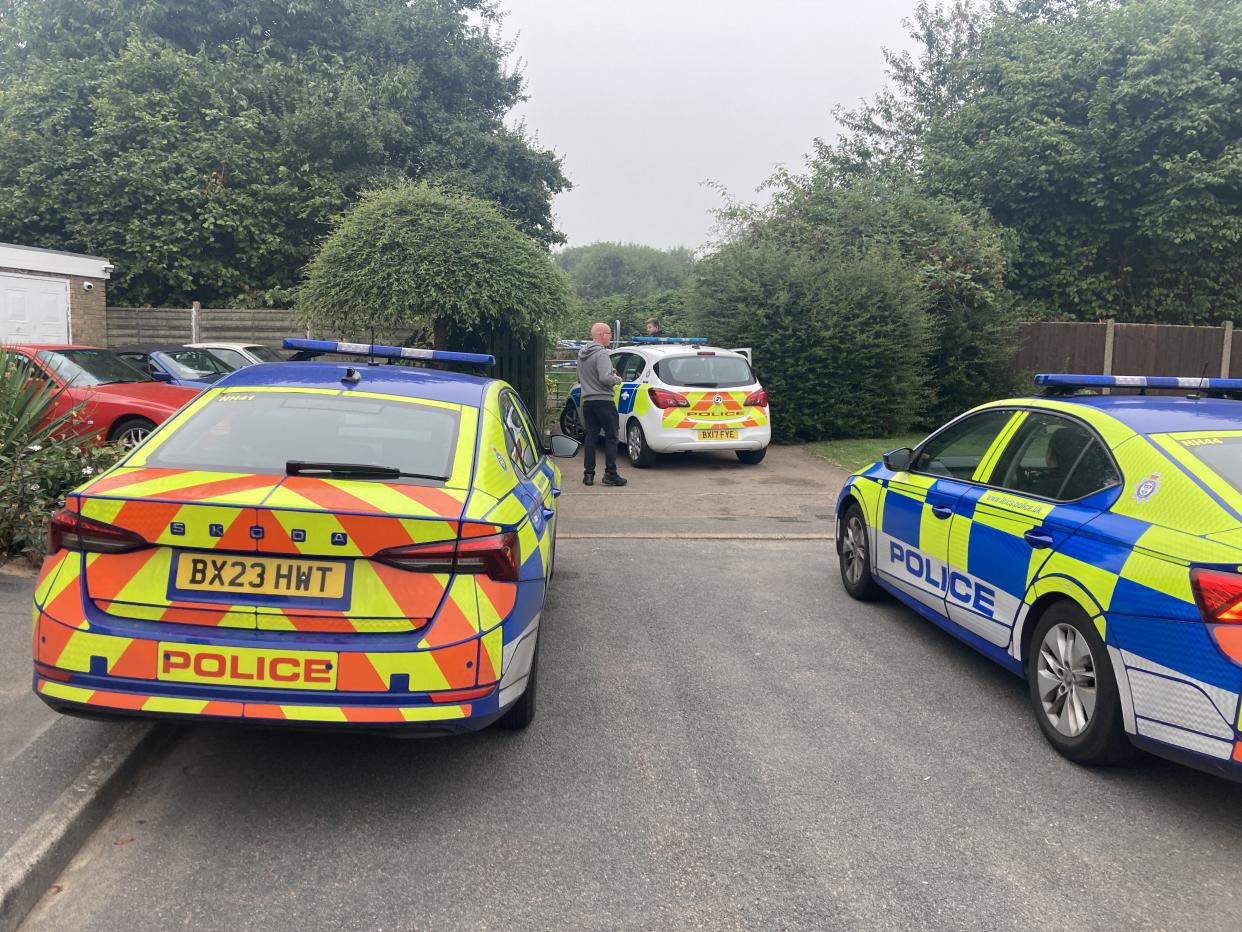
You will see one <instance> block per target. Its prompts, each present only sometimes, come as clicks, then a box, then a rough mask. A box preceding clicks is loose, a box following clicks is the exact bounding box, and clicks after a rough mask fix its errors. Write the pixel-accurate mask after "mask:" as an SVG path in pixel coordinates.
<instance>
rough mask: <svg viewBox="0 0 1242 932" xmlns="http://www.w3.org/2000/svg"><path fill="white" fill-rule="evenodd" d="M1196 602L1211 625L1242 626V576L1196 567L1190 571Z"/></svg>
mask: <svg viewBox="0 0 1242 932" xmlns="http://www.w3.org/2000/svg"><path fill="white" fill-rule="evenodd" d="M1190 587H1191V589H1193V590H1194V593H1195V602H1197V603H1198V605H1199V611H1200V612H1201V613H1202V614H1203V620H1204V621H1206V622H1208V623H1210V624H1232V625H1237V624H1242V574H1238V573H1228V572H1224V571H1222V570H1209V569H1201V568H1198V567H1196V568H1195V569H1192V570H1191V571H1190Z"/></svg>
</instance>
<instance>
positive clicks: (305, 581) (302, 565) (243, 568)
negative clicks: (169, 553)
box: [173, 553, 348, 599]
mask: <svg viewBox="0 0 1242 932" xmlns="http://www.w3.org/2000/svg"><path fill="white" fill-rule="evenodd" d="M347 575H348V571H347V569H346V565H345V564H344V563H330V562H328V561H325V560H284V559H280V558H277V557H239V556H236V555H232V554H229V555H221V556H213V555H212V554H209V553H204V554H197V553H182V554H179V555H178V557H177V576H176V579H175V581H174V583H173V585H175V586H176V587H177V588H178V589H180V590H182V591H188V592H215V593H227V594H233V595H283V596H305V597H308V598H316V599H339V598H342V597H343V596H344V595H345V582H346V578H347Z"/></svg>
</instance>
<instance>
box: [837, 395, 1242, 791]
mask: <svg viewBox="0 0 1242 932" xmlns="http://www.w3.org/2000/svg"><path fill="white" fill-rule="evenodd" d="M1036 382H1037V383H1038V384H1041V385H1043V386H1045V387H1046V388H1047V389H1048V390H1049V392H1048V393H1047V394H1045V396H1043V397H1038V398H1023V399H1014V400H1009V401H999V402H995V403H992V404H986V405H983V406H982V407H979V408H976V409H974V410H973V411H970V412H968V413H966V414H964V415H962V416H961V417H959V418H957V419H956V420H954V421H952V422H950V423H949V424H947V425H946V426H944V427H943V428H941V429H940V430H938V431H937V432H935V433H934V434H932V435H931V436H930V437H929V438H927V439H926V440H924V441H923V442H922V443H921V444H920V445H919V446H918V447H917V448H916V449H913V450H911V449H902V450H894V451H892V452H891V453H888V454H886V455H885V457H884V460H883V462H879V463H876V464H875V465H873V466H870V467H869V468H867V469H864V470H862V471H861V472H859V473H857V474H855V475H854V476H853V477H851V478H850V480H849V481H848V482H847V483H846V485H845V488H844V489H843V490H842V492H841V495H840V499H839V501H838V519H837V524H838V528H837V530H838V534H837V541H838V543H837V549H838V553H839V554H840V557H841V579H842V582H843V583H844V586H845V588H846V590H847V591H848V592H849V593H850V594H851V595H852V596H854V597H855V598H859V599H870V598H873V597H875V596H877V595H879V594H880V593H881V592H882V591H886V592H888V593H891V594H892V595H894V596H896V597H897V598H898V599H899V600H901V601H902V602H904V603H906V604H907V605H909V606H911V607H912V608H914V609H916V610H917V611H918V612H920V613H921V614H923V615H924V616H926V617H927V618H929V619H930V620H931V621H933V622H935V623H936V624H937V625H939V626H941V627H942V628H944V629H945V630H947V631H949V632H950V633H952V634H953V635H955V636H956V637H958V638H960V639H961V640H963V641H965V642H966V643H967V644H969V645H971V646H972V647H974V648H975V649H977V650H978V651H980V652H981V653H983V654H985V655H986V656H988V657H990V658H992V659H993V660H995V661H996V662H997V663H999V664H1001V665H1002V666H1004V667H1005V668H1006V669H1008V670H1010V671H1012V672H1013V673H1016V674H1018V675H1020V676H1024V677H1025V678H1026V680H1027V683H1028V687H1029V693H1030V699H1031V703H1032V706H1033V710H1034V713H1035V716H1036V718H1037V720H1038V721H1039V725H1040V727H1041V729H1042V730H1043V732H1044V734H1045V735H1046V736H1047V738H1048V740H1049V742H1050V743H1051V744H1052V745H1053V747H1055V748H1056V749H1057V750H1058V751H1059V752H1060V753H1062V754H1063V755H1065V756H1066V757H1068V758H1070V759H1071V760H1074V761H1078V762H1080V763H1084V764H1109V763H1116V762H1119V761H1121V760H1124V759H1125V758H1126V757H1127V756H1128V752H1129V750H1130V748H1131V745H1137V746H1138V747H1140V748H1144V749H1147V750H1149V751H1153V752H1155V753H1157V754H1161V755H1164V756H1167V757H1172V758H1175V759H1179V760H1181V761H1183V762H1185V763H1189V764H1191V765H1194V766H1198V767H1201V768H1203V769H1208V770H1212V771H1214V772H1217V773H1220V774H1222V775H1225V776H1230V777H1232V778H1235V779H1237V778H1240V777H1242V721H1240V719H1239V715H1240V710H1239V693H1242V400H1235V399H1237V398H1240V397H1242V380H1236V379H1233V380H1231V379H1197V378H1196V379H1176V378H1156V377H1112V376H1077V375H1041V376H1037V377H1036ZM1084 388H1094V389H1099V388H1138V389H1181V390H1183V391H1185V390H1187V389H1188V390H1190V394H1188V395H1183V396H1182V397H1172V396H1164V397H1155V396H1147V395H1145V394H1141V395H1134V394H1130V395H1083V394H1071V393H1072V392H1074V391H1075V390H1078V389H1084Z"/></svg>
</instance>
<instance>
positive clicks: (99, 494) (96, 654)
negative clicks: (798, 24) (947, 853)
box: [33, 340, 578, 733]
mask: <svg viewBox="0 0 1242 932" xmlns="http://www.w3.org/2000/svg"><path fill="white" fill-rule="evenodd" d="M285 346H286V347H287V348H289V349H294V350H298V351H300V352H301V353H302V354H303V355H308V356H314V355H316V354H323V353H326V352H332V353H336V354H347V355H348V354H355V355H364V356H367V357H370V358H371V360H372V362H371V363H370V364H366V363H363V362H361V361H359V362H357V363H356V364H353V365H351V364H349V363H348V360H347V361H346V362H342V363H336V362H332V363H329V362H325V361H322V360H318V361H307V362H280V363H266V364H260V365H256V366H252V367H248V368H245V369H241V370H239V371H237V372H234V373H232V374H230V375H228V376H226V377H225V378H223V379H221V380H220V381H219V382H217V383H215V385H214V386H212V387H211V388H210V389H209V390H208V391H207V392H205V393H203V394H202V395H200V396H198V397H197V399H196V400H194V401H192V402H191V403H189V404H188V405H187V406H186V407H184V408H183V409H182V410H181V411H180V412H179V413H177V414H176V415H174V416H173V417H172V418H171V419H169V420H168V421H166V422H165V423H164V424H163V425H161V426H160V428H159V429H158V430H156V431H154V432H153V433H152V434H151V435H150V437H149V438H148V439H147V440H146V442H144V443H143V444H142V445H140V446H138V447H137V448H136V449H134V450H133V451H132V452H130V453H129V455H128V456H126V457H125V458H124V459H123V460H122V461H121V462H120V463H119V464H118V465H117V466H116V467H115V468H113V469H111V470H110V471H108V472H107V473H105V474H103V475H100V476H99V477H97V478H95V479H94V480H92V481H91V482H89V483H87V484H86V485H85V486H83V487H82V488H80V489H78V490H77V491H75V492H74V493H72V494H71V495H70V496H69V497H68V499H67V502H66V507H65V509H64V510H63V511H61V512H60V513H58V514H57V515H56V516H55V517H54V519H53V520H52V523H51V530H50V535H49V538H50V539H49V544H48V555H47V558H46V561H45V562H44V565H43V570H42V573H41V575H40V577H39V580H38V583H37V587H36V592H35V599H34V603H35V604H34V643H33V650H34V689H35V692H36V693H37V694H38V696H39V697H40V698H41V699H43V700H44V701H45V702H46V703H48V704H49V705H51V706H52V707H53V708H56V709H59V710H61V711H65V712H73V713H77V714H94V715H100V714H102V715H122V716H172V717H180V718H188V719H200V720H201V719H216V720H233V721H237V720H244V721H259V722H265V723H291V722H292V723H298V724H301V725H307V724H313V725H326V726H332V727H350V728H366V729H375V728H382V729H398V730H403V731H411V732H419V733H446V732H455V731H463V730H476V729H479V728H482V727H484V726H486V725H488V724H491V723H492V722H499V723H500V725H501V726H503V727H513V728H520V727H524V726H525V725H527V724H528V723H529V722H530V721H531V719H532V718H533V716H534V713H535V697H536V671H537V658H538V634H539V622H540V613H541V611H542V606H543V600H544V594H545V592H546V589H547V585H548V582H549V581H550V579H551V578H552V572H553V561H554V555H555V544H556V505H557V496H558V495H559V494H560V472H559V470H558V469H557V468H556V466H554V465H553V464H552V463H551V462H550V461H549V460H548V457H547V455H545V454H546V453H548V452H552V453H555V454H558V455H562V456H569V455H572V454H573V453H574V452H575V451H576V449H577V446H578V444H577V442H576V441H573V440H570V439H569V438H566V437H559V436H558V437H554V438H553V448H552V450H550V451H546V450H545V449H544V447H543V445H542V444H541V443H540V442H539V438H538V435H537V434H536V432H535V427H534V423H533V422H532V420H531V418H530V416H529V414H528V412H527V411H526V409H525V408H524V407H523V405H522V401H521V399H520V398H519V397H518V395H517V394H516V393H515V392H514V391H513V389H512V388H511V387H509V386H508V385H507V384H506V383H504V382H503V381H499V380H496V379H488V378H481V377H476V376H472V375H464V374H457V373H453V372H448V371H439V370H433V369H425V368H414V367H411V366H408V365H378V364H375V362H374V360H375V359H387V360H391V361H397V360H404V359H415V360H432V361H440V362H449V363H466V364H490V363H491V362H492V359H491V357H489V356H480V355H475V354H465V353H447V352H435V351H429V350H419V349H410V348H403V347H384V346H369V345H359V344H347V343H334V342H327V341H313V340H288V341H286V342H285Z"/></svg>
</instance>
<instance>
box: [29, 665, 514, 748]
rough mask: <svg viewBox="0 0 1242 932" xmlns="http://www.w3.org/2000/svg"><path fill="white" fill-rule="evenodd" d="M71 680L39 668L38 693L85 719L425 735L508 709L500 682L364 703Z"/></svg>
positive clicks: (477, 723)
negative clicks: (458, 692)
mask: <svg viewBox="0 0 1242 932" xmlns="http://www.w3.org/2000/svg"><path fill="white" fill-rule="evenodd" d="M74 679H75V680H76V682H73V683H62V682H58V681H56V680H52V679H49V678H47V677H44V676H40V675H39V674H38V673H37V672H36V674H35V677H34V689H35V693H36V694H37V695H38V696H39V698H40V699H42V700H43V701H44V702H45V703H47V705H48V706H50V707H51V708H52V709H54V710H56V711H58V712H61V713H64V714H67V715H76V716H79V717H84V718H94V719H100V718H126V719H132V718H155V719H173V720H181V721H196V722H202V721H218V722H230V723H237V724H250V725H260V726H263V727H276V726H288V727H295V728H308V727H310V728H315V727H318V728H331V729H338V730H339V729H348V730H351V731H385V732H400V733H408V734H420V735H425V736H434V735H451V734H461V733H463V732H470V731H479V730H480V729H483V728H486V727H487V726H488V725H490V724H491V723H492V722H494V721H495V720H496V719H497V718H499V717H500V716H501V715H502V714H503V713H504V709H503V708H501V707H499V706H498V704H497V701H496V699H497V696H498V693H499V690H498V689H495V688H493V689H492V691H491V692H490V693H489V694H488V696H486V697H483V698H481V699H480V700H477V701H472V702H467V703H451V704H450V703H423V704H404V705H403V704H397V703H393V702H384V703H368V704H365V705H359V704H356V703H357V702H358V700H359V697H358V696H357V695H356V694H354V695H350V694H341V693H327V694H321V695H317V696H316V697H314V698H316V699H318V700H319V701H317V702H309V701H308V700H307V699H306V698H304V697H302V696H296V697H291V698H294V699H296V700H297V701H296V702H289V701H273V699H274V698H275V697H270V696H269V697H258V698H257V699H255V700H240V699H237V698H228V699H220V698H211V697H210V696H204V695H203V694H202V693H189V692H188V691H187V690H165V689H159V686H157V687H156V688H157V689H159V691H158V692H156V691H153V690H152V688H151V686H152V684H141V683H123V682H121V681H120V680H111V681H109V682H108V683H106V684H103V685H102V686H100V687H99V688H95V687H96V686H97V685H98V684H95V683H91V682H85V683H83V680H84V679H85V680H87V681H89V680H93V679H95V678H93V677H87V678H83V677H75V678H74ZM159 685H163V684H159ZM125 687H131V688H125ZM132 687H137V688H132ZM283 698H286V699H287V698H290V697H283ZM261 700H263V701H261ZM405 701H406V702H410V701H411V700H405ZM511 701H512V700H511Z"/></svg>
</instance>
